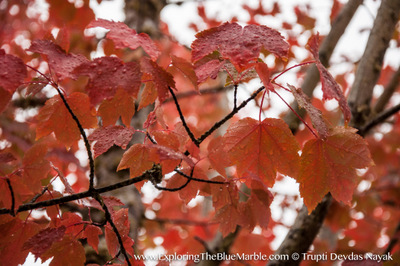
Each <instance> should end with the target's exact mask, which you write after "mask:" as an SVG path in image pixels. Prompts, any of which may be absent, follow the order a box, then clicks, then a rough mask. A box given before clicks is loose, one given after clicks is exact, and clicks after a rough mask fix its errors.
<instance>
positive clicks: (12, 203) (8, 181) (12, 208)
mask: <svg viewBox="0 0 400 266" xmlns="http://www.w3.org/2000/svg"><path fill="white" fill-rule="evenodd" d="M6 182H7V185H8V189H9V190H10V194H11V212H10V214H11V215H12V216H15V210H14V209H15V196H14V190H13V188H12V186H11V182H10V179H8V178H6Z"/></svg>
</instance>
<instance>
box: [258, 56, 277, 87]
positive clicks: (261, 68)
mask: <svg viewBox="0 0 400 266" xmlns="http://www.w3.org/2000/svg"><path fill="white" fill-rule="evenodd" d="M255 69H256V71H257V74H258V76H259V77H260V79H261V82H262V83H263V85H264V87H265V88H266V89H268V91H272V92H274V91H275V89H274V86H272V84H271V80H270V73H269V69H268V66H267V64H266V63H264V62H257V63H256V65H255Z"/></svg>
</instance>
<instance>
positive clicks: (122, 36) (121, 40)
mask: <svg viewBox="0 0 400 266" xmlns="http://www.w3.org/2000/svg"><path fill="white" fill-rule="evenodd" d="M93 27H102V28H105V29H108V30H110V31H109V32H108V33H107V35H106V37H107V38H108V39H111V40H113V41H114V43H115V47H116V48H118V49H120V48H126V47H129V48H131V49H133V50H134V49H136V48H138V47H142V48H143V50H144V51H145V52H146V53H147V54H148V55H149V56H150V57H151V58H152V59H153V60H156V59H157V58H158V56H159V55H160V54H161V52H160V50H159V49H158V47H157V46H156V44H155V43H154V42H153V40H151V39H150V37H149V35H147V34H146V33H140V34H137V32H136V31H135V30H134V29H131V28H129V27H128V26H127V25H126V24H125V23H122V22H114V21H108V20H105V19H97V20H94V21H92V22H90V23H89V25H88V26H87V28H93Z"/></svg>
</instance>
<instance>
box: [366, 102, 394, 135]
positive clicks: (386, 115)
mask: <svg viewBox="0 0 400 266" xmlns="http://www.w3.org/2000/svg"><path fill="white" fill-rule="evenodd" d="M398 111H400V104H398V105H395V106H393V107H392V108H389V109H387V110H385V111H383V112H381V113H380V114H378V115H377V116H376V117H374V118H373V119H372V120H370V121H368V123H367V124H365V125H364V126H363V127H362V128H361V129H360V131H359V134H360V135H361V136H365V134H366V133H367V132H368V131H369V130H370V129H371V128H373V127H374V126H376V125H378V124H380V123H382V122H384V121H385V120H386V119H388V118H389V117H391V116H392V115H394V114H395V113H397V112H398Z"/></svg>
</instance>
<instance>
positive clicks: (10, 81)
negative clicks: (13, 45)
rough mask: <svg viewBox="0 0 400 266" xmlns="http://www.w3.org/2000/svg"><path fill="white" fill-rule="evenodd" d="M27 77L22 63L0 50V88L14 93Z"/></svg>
mask: <svg viewBox="0 0 400 266" xmlns="http://www.w3.org/2000/svg"><path fill="white" fill-rule="evenodd" d="M26 75H27V71H26V66H25V64H24V62H23V61H22V60H21V59H20V58H18V57H15V56H13V55H9V54H6V53H5V51H4V50H3V49H0V88H1V87H2V88H3V89H4V90H6V91H8V92H10V93H14V91H15V90H16V89H17V88H18V86H19V85H21V84H22V82H23V81H24V78H25V77H26Z"/></svg>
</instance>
